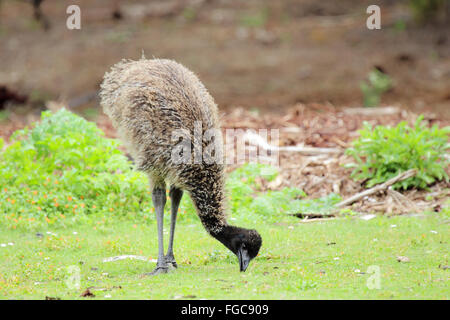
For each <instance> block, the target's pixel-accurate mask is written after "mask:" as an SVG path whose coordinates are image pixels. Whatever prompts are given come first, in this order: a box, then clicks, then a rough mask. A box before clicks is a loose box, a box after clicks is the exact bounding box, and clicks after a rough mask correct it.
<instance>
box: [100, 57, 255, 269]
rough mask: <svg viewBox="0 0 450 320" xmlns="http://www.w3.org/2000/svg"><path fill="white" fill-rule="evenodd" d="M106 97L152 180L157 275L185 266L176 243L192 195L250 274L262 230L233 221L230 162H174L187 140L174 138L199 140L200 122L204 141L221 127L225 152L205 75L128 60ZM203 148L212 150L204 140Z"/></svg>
mask: <svg viewBox="0 0 450 320" xmlns="http://www.w3.org/2000/svg"><path fill="white" fill-rule="evenodd" d="M100 98H101V105H102V107H103V111H104V112H105V114H107V115H108V116H109V118H110V119H111V121H112V123H113V126H114V127H115V128H116V129H117V132H118V134H119V137H120V138H121V139H122V140H123V142H124V144H125V147H126V148H127V150H128V152H129V153H130V154H131V156H132V158H133V159H134V162H135V166H136V168H137V169H138V170H141V171H143V172H145V173H146V174H147V175H148V178H149V184H150V191H151V194H152V201H153V204H154V207H155V214H156V221H157V230H158V260H157V264H156V268H155V270H154V271H153V272H151V273H150V274H151V275H157V274H161V273H167V272H168V270H169V267H170V268H172V267H174V268H177V263H176V261H175V257H174V253H173V242H174V235H175V224H176V219H177V211H178V206H179V203H180V200H181V198H182V196H183V192H184V191H185V192H187V193H188V194H189V195H190V197H191V199H192V201H193V203H194V205H195V207H196V211H197V214H198V216H199V218H200V220H201V222H202V224H203V226H204V228H205V229H206V231H207V232H208V233H209V234H210V235H211V236H212V237H214V238H215V239H217V240H218V241H220V242H221V243H222V244H223V245H225V247H227V248H228V249H229V250H231V251H232V252H233V253H234V254H235V255H236V256H237V258H238V261H239V267H240V271H241V272H243V271H245V270H246V269H247V267H248V265H249V263H250V261H251V260H252V259H253V258H254V257H256V255H257V254H258V252H259V249H260V247H261V244H262V239H261V236H260V235H259V233H258V232H257V231H256V230H249V229H244V228H240V227H237V226H232V225H229V224H228V223H227V219H226V214H225V200H226V195H225V192H224V179H225V177H224V175H225V173H224V163H223V161H213V162H212V163H209V162H208V163H206V161H200V162H195V161H194V162H192V161H190V162H187V163H183V162H181V163H180V162H179V161H174V158H173V150H174V148H176V146H177V144H178V143H179V140H177V139H173V136H172V133H173V132H174V131H177V132H184V133H185V135H186V137H187V138H192V137H194V127H195V125H196V123H197V124H198V123H201V133H202V137H203V135H204V134H205V133H206V131H207V130H209V129H213V130H214V129H215V131H216V133H217V134H216V136H215V137H214V139H217V141H216V142H218V143H217V144H216V145H219V146H220V148H219V150H216V151H215V152H219V154H220V153H221V152H223V150H221V149H222V148H223V141H222V140H223V139H222V134H221V132H220V123H219V117H218V111H217V106H216V104H215V102H214V100H213V98H212V97H211V95H210V94H209V93H208V91H207V89H206V88H205V87H204V86H203V84H202V83H201V82H200V80H199V79H198V78H197V76H196V75H195V74H194V73H192V72H191V71H190V70H188V69H187V68H185V67H184V66H182V65H181V64H179V63H177V62H175V61H172V60H166V59H145V58H144V57H142V58H141V59H140V60H137V61H133V60H122V61H121V62H119V63H117V64H115V65H114V66H113V67H112V68H111V70H110V71H109V72H107V73H105V76H104V80H103V82H102V84H101V90H100ZM194 139H195V138H192V139H191V140H190V141H193V140H194ZM201 144H202V147H206V142H205V141H203V139H202V141H201ZM195 148H196V146H195V145H194V147H193V149H194V151H195ZM222 154H223V153H222ZM189 156H191V155H189ZM166 184H168V185H170V191H169V196H170V198H171V204H172V206H171V219H170V220H171V222H170V235H169V245H168V248H167V253H166V254H165V255H164V244H163V216H164V205H165V203H166Z"/></svg>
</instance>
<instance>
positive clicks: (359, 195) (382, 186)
mask: <svg viewBox="0 0 450 320" xmlns="http://www.w3.org/2000/svg"><path fill="white" fill-rule="evenodd" d="M416 174H417V170H416V169H411V170H408V171H405V172H403V173H400V174H399V175H398V176H396V177H394V178H392V179H389V180H388V181H386V182H385V183H382V184H379V185H377V186H375V187H373V188H371V189H368V190H365V191H363V192H360V193H357V194H355V195H354V196H351V197H350V198H347V199H345V200H343V201H341V202H339V203H338V204H336V206H335V207H336V208H342V207H345V206H348V205H350V204H352V203H353V202H355V201H358V200H359V199H362V198H364V197H366V196H370V195H371V194H374V193H377V192H380V191H383V190H386V189H387V188H389V186H391V185H393V184H394V183H396V182H399V181H402V180H405V179H408V178H411V177H414V176H415V175H416Z"/></svg>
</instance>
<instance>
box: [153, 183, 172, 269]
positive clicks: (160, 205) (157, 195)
mask: <svg viewBox="0 0 450 320" xmlns="http://www.w3.org/2000/svg"><path fill="white" fill-rule="evenodd" d="M152 201H153V205H154V206H155V213H156V222H157V225H158V262H157V263H156V269H155V270H154V271H153V272H152V273H151V275H157V274H160V273H167V271H168V269H169V268H168V266H167V263H166V260H165V258H164V242H163V236H164V233H163V218H164V205H165V204H166V190H164V188H161V187H155V188H154V189H153V192H152Z"/></svg>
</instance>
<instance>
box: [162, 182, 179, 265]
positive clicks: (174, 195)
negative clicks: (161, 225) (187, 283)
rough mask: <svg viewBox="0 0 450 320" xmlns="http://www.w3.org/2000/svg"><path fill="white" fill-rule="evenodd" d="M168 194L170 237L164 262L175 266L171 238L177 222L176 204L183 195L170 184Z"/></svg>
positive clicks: (177, 204)
mask: <svg viewBox="0 0 450 320" xmlns="http://www.w3.org/2000/svg"><path fill="white" fill-rule="evenodd" d="M169 195H170V199H171V202H172V208H171V215H170V239H169V247H168V248H167V255H166V262H167V263H168V264H171V265H172V266H173V267H175V268H177V267H178V265H177V262H176V261H175V257H174V255H173V238H174V235H175V224H176V223H177V213H178V206H179V205H180V201H181V197H183V190H181V189H178V188H176V187H174V186H172V187H171V188H170V192H169Z"/></svg>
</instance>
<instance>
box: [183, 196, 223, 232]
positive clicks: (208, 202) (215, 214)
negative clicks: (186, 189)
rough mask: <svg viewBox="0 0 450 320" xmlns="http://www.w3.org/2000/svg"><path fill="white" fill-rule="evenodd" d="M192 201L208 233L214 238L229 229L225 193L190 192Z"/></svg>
mask: <svg viewBox="0 0 450 320" xmlns="http://www.w3.org/2000/svg"><path fill="white" fill-rule="evenodd" d="M190 193H191V198H192V201H193V202H194V205H195V207H196V208H197V214H198V216H199V218H200V220H201V221H202V224H203V226H204V227H205V229H206V231H208V233H209V234H211V235H212V236H213V237H216V236H217V235H219V234H221V232H223V230H224V229H225V228H226V227H228V223H227V220H226V216H225V212H224V208H223V201H224V200H223V197H224V195H223V191H222V190H215V192H211V191H210V190H208V189H196V190H193V191H191V192H190Z"/></svg>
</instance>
